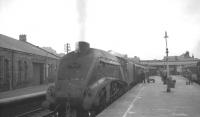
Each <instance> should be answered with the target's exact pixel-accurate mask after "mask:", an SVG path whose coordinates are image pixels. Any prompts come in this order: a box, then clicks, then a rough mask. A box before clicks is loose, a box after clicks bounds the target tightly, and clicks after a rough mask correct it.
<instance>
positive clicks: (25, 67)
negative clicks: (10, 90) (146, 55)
mask: <svg viewBox="0 0 200 117" xmlns="http://www.w3.org/2000/svg"><path fill="white" fill-rule="evenodd" d="M27 77H28V64H27V62H26V61H24V80H27V79H28V78H27Z"/></svg>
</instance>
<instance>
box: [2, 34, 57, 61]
mask: <svg viewBox="0 0 200 117" xmlns="http://www.w3.org/2000/svg"><path fill="white" fill-rule="evenodd" d="M0 47H2V48H7V49H11V50H16V51H21V52H25V53H30V54H36V55H41V56H46V57H50V58H55V59H59V57H58V56H56V55H54V54H52V53H50V52H47V51H46V50H44V49H42V48H40V47H38V46H35V45H33V44H31V43H29V42H23V41H20V40H17V39H14V38H11V37H8V36H5V35H2V34H0Z"/></svg>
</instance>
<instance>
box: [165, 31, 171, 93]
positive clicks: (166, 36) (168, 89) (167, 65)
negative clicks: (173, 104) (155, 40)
mask: <svg viewBox="0 0 200 117" xmlns="http://www.w3.org/2000/svg"><path fill="white" fill-rule="evenodd" d="M164 38H165V42H166V68H167V92H170V91H171V89H170V81H171V79H170V77H169V75H170V74H169V61H168V53H169V50H168V47H167V38H169V37H168V35H167V31H165V36H164Z"/></svg>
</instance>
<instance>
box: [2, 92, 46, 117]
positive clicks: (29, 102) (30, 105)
mask: <svg viewBox="0 0 200 117" xmlns="http://www.w3.org/2000/svg"><path fill="white" fill-rule="evenodd" d="M44 100H45V93H44V94H43V93H41V94H37V95H30V96H21V97H17V98H16V99H15V98H12V99H7V100H4V101H1V102H0V117H16V116H18V115H23V114H24V113H27V112H31V111H33V110H35V111H36V110H38V109H39V108H41V103H42V102H43V101H44Z"/></svg>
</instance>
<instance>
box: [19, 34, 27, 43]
mask: <svg viewBox="0 0 200 117" xmlns="http://www.w3.org/2000/svg"><path fill="white" fill-rule="evenodd" d="M19 40H20V41H23V42H26V35H25V34H21V35H19Z"/></svg>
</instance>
